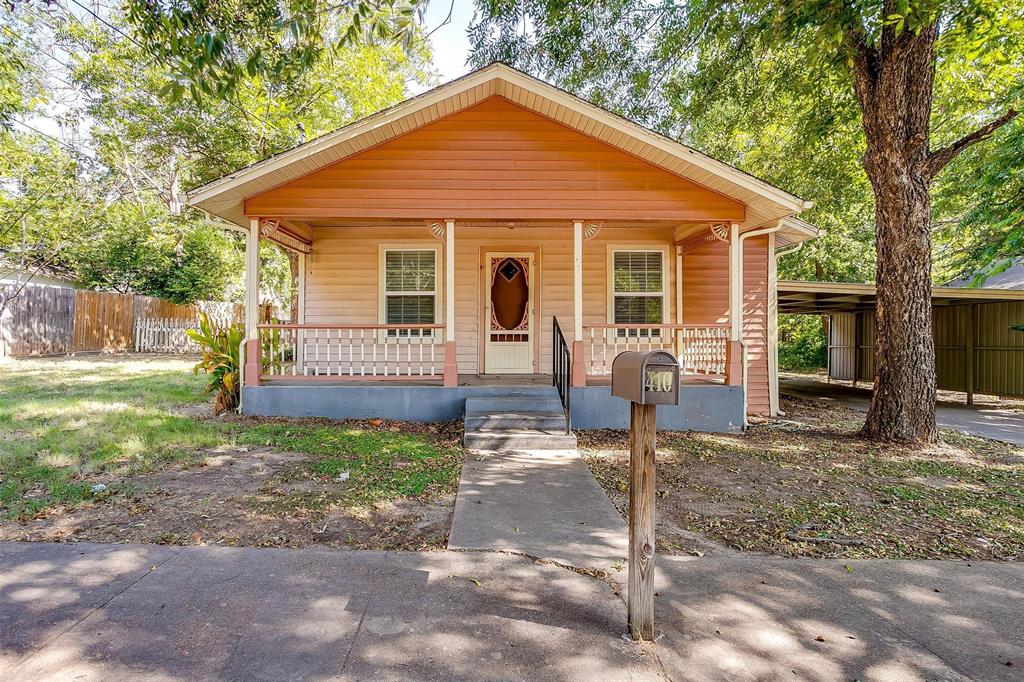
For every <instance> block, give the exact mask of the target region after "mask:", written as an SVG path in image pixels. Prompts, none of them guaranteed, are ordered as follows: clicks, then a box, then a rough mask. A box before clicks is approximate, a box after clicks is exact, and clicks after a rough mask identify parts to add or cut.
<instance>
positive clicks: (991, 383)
mask: <svg viewBox="0 0 1024 682" xmlns="http://www.w3.org/2000/svg"><path fill="white" fill-rule="evenodd" d="M778 292H779V294H778V295H779V299H778V309H779V312H780V313H784V314H785V313H788V314H798V315H823V316H825V317H826V318H827V320H828V332H827V340H828V377H829V379H842V380H847V381H852V382H853V383H854V385H856V384H857V382H858V381H868V382H870V381H873V380H874V375H875V350H874V349H875V287H874V285H872V284H843V283H831V282H795V281H782V282H779V289H778ZM932 312H933V338H934V339H935V361H936V373H937V379H938V387H939V388H940V389H943V390H949V391H961V392H964V393H966V394H967V403H968V404H973V402H974V394H975V393H982V394H989V395H994V396H1006V397H1009V396H1024V332H1018V331H1014V330H1011V329H1010V326H1011V325H1019V324H1024V291H1017V290H1001V289H978V288H958V287H933V288H932Z"/></svg>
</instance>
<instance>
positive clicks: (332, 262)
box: [306, 223, 675, 374]
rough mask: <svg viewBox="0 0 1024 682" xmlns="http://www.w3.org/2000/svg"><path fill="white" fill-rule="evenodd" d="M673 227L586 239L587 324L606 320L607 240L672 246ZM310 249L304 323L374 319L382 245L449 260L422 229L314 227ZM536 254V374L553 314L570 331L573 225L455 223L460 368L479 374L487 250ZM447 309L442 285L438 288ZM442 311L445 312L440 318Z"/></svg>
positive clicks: (547, 354) (542, 365) (547, 366)
mask: <svg viewBox="0 0 1024 682" xmlns="http://www.w3.org/2000/svg"><path fill="white" fill-rule="evenodd" d="M671 238H672V232H671V230H670V229H668V228H651V227H636V228H608V229H603V230H601V232H600V233H599V234H598V236H597V237H596V238H594V239H592V240H589V241H585V242H584V243H583V299H584V300H583V321H584V324H597V323H603V322H605V321H607V307H608V304H607V298H608V293H607V289H606V282H607V267H608V256H607V253H608V245H609V244H616V245H623V246H626V247H640V248H645V247H648V248H668V247H669V245H670V244H671ZM313 240H314V242H313V254H312V255H311V256H309V257H307V258H306V322H308V323H310V324H316V323H328V322H335V323H351V324H359V323H364V324H368V323H375V322H378V319H377V318H378V308H379V294H378V282H379V279H378V278H379V273H378V268H379V255H378V254H379V248H380V247H379V245H385V246H387V245H392V246H395V247H406V246H410V247H432V248H437V249H438V256H439V264H440V265H441V266H442V267H443V264H444V243H443V242H442V241H440V240H436V239H433V238H432V237H431V236H430V232H429V231H428V230H427V229H426V227H424V228H366V227H353V228H347V227H342V228H316V229H315V230H314V232H313ZM503 250H504V251H535V252H536V253H537V254H538V258H537V263H538V264H539V266H538V267H537V270H536V271H535V276H536V277H537V281H539V286H537V287H536V291H535V292H534V295H535V299H534V304H535V307H536V309H537V311H538V314H539V317H538V319H536V320H535V330H536V334H537V338H538V340H539V348H538V352H539V354H538V355H537V356H536V357H537V360H538V370H537V371H539V372H549V371H550V370H551V318H552V316H557V317H558V318H559V321H560V322H562V326H563V329H565V330H566V331H567V332H569V333H571V330H572V315H573V310H572V226H571V225H568V224H567V225H566V226H565V227H564V228H532V227H531V228H526V227H524V228H516V229H513V230H509V229H495V228H481V227H473V226H472V225H471V224H466V223H463V224H456V227H455V271H456V275H455V276H456V279H455V306H456V310H455V326H456V341H457V342H458V361H459V371H460V372H463V373H470V374H471V373H476V372H479V371H482V367H483V364H482V362H481V360H482V357H481V354H482V350H481V343H480V328H481V317H482V305H483V300H482V298H481V282H482V274H481V269H480V267H481V262H482V260H481V259H482V256H483V254H484V253H486V252H490V251H494V252H500V251H503ZM671 254H672V252H671V249H669V252H668V258H667V261H666V266H667V268H668V269H669V272H670V278H669V281H668V282H667V283H666V284H667V287H668V288H667V289H666V293H667V296H666V300H667V302H668V304H669V319H668V320H667V321H669V322H671V321H674V316H673V314H674V313H673V311H672V310H671V308H672V305H673V301H674V294H673V292H674V290H675V289H674V287H675V280H674V276H672V275H673V273H672V269H673V268H674V258H673V257H672V255H671ZM441 298H442V306H441V308H442V311H443V308H444V306H443V298H444V294H443V287H442V288H441ZM443 319H444V315H443V312H442V315H441V318H440V319H439V320H438V321H442V320H443Z"/></svg>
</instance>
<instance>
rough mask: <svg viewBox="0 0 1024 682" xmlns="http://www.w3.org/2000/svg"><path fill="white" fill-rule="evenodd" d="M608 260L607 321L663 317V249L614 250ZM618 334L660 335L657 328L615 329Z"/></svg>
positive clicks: (658, 321) (642, 321) (652, 321)
mask: <svg viewBox="0 0 1024 682" xmlns="http://www.w3.org/2000/svg"><path fill="white" fill-rule="evenodd" d="M610 261H611V273H610V281H611V302H610V303H611V318H612V319H611V321H612V323H613V324H628V325H648V324H662V323H663V322H664V321H665V279H666V278H665V252H664V251H642V250H614V251H612V255H611V258H610ZM616 335H617V336H619V337H638V336H639V337H646V336H660V333H659V331H658V330H650V329H618V330H616Z"/></svg>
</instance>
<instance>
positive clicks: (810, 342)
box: [779, 315, 827, 370]
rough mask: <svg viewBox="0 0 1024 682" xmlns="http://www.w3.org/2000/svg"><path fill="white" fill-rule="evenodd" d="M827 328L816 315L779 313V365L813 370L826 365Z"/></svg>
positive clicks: (782, 367)
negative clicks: (825, 328)
mask: <svg viewBox="0 0 1024 682" xmlns="http://www.w3.org/2000/svg"><path fill="white" fill-rule="evenodd" d="M826 352H827V351H826V344H825V330H824V328H823V326H822V323H821V318H820V317H818V316H816V315H779V367H780V368H781V369H790V370H813V369H822V368H823V367H825V365H826V362H827V358H826Z"/></svg>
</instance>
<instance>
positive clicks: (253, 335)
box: [243, 218, 262, 386]
mask: <svg viewBox="0 0 1024 682" xmlns="http://www.w3.org/2000/svg"><path fill="white" fill-rule="evenodd" d="M259 320H260V221H259V219H258V218H253V219H252V220H250V221H249V232H248V233H247V234H246V236H245V368H244V371H243V376H244V378H243V383H244V385H246V386H259V384H260V370H261V364H262V363H261V360H260V334H259V329H257V328H256V325H258V324H259Z"/></svg>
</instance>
